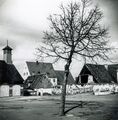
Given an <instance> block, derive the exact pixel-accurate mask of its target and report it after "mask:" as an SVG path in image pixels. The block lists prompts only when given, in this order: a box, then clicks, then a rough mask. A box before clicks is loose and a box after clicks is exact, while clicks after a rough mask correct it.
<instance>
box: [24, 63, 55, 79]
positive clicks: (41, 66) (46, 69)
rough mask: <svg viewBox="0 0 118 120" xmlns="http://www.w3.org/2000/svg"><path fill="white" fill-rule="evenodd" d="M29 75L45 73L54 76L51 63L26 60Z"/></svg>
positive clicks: (50, 76)
mask: <svg viewBox="0 0 118 120" xmlns="http://www.w3.org/2000/svg"><path fill="white" fill-rule="evenodd" d="M26 64H27V66H28V69H29V72H30V75H33V74H35V75H37V74H42V73H46V74H47V75H48V77H49V78H56V74H55V71H54V68H53V65H52V63H43V62H26Z"/></svg>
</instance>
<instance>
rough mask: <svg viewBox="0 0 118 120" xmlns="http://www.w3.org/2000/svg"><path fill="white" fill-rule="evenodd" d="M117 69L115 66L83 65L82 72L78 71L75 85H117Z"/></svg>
mask: <svg viewBox="0 0 118 120" xmlns="http://www.w3.org/2000/svg"><path fill="white" fill-rule="evenodd" d="M114 66H115V67H114ZM117 68H118V66H117V65H98V64H85V65H84V66H83V68H82V70H81V71H80V74H79V76H78V78H77V80H76V83H77V84H96V83H97V84H106V83H117V80H116V79H117V76H116V74H117ZM113 76H114V77H113Z"/></svg>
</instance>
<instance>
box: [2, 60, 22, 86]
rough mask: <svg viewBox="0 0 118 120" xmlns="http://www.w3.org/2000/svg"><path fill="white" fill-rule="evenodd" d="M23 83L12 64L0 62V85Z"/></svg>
mask: <svg viewBox="0 0 118 120" xmlns="http://www.w3.org/2000/svg"><path fill="white" fill-rule="evenodd" d="M23 81H24V80H23V78H22V77H21V75H20V74H19V72H18V71H17V69H16V68H15V66H14V65H13V64H7V63H6V62H5V61H3V60H0V84H11V85H12V84H23Z"/></svg>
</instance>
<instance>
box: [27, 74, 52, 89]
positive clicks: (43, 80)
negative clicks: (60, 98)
mask: <svg viewBox="0 0 118 120" xmlns="http://www.w3.org/2000/svg"><path fill="white" fill-rule="evenodd" d="M28 83H30V86H29V88H30V89H39V88H51V87H52V84H51V81H50V80H49V79H48V78H47V77H46V75H44V74H40V75H33V76H29V77H28V78H27V79H26V81H25V85H27V84H28Z"/></svg>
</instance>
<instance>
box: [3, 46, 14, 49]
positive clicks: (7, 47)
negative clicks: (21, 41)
mask: <svg viewBox="0 0 118 120" xmlns="http://www.w3.org/2000/svg"><path fill="white" fill-rule="evenodd" d="M3 50H12V48H11V47H9V46H8V45H7V46H6V47H5V48H3Z"/></svg>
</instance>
